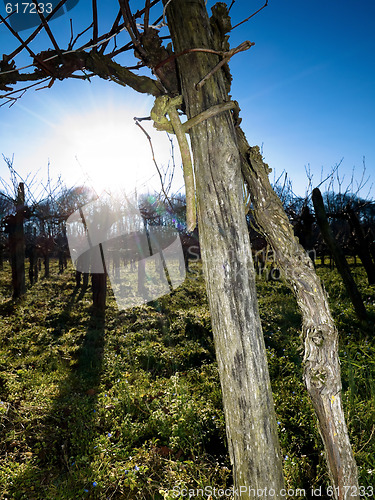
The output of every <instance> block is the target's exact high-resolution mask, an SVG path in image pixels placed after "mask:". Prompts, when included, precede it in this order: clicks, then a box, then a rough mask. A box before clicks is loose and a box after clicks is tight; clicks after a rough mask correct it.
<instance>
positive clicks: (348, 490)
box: [237, 128, 359, 500]
mask: <svg viewBox="0 0 375 500" xmlns="http://www.w3.org/2000/svg"><path fill="white" fill-rule="evenodd" d="M237 138H238V144H239V148H240V151H241V157H242V172H243V176H244V178H245V180H246V182H247V183H248V186H249V188H250V192H251V196H252V201H253V204H254V212H255V217H256V221H257V223H258V224H259V226H260V228H261V229H262V230H263V232H264V234H265V235H266V237H267V239H268V241H269V243H270V244H271V246H272V248H273V250H274V252H275V256H276V259H277V262H278V265H279V266H280V268H281V270H282V271H283V273H284V276H285V278H286V280H287V281H288V282H289V284H290V285H291V287H292V288H293V291H294V293H295V296H296V298H297V303H298V306H299V308H300V310H301V313H302V321H303V323H302V338H303V342H304V348H305V352H304V381H305V384H306V388H307V391H308V394H309V396H310V399H311V402H312V404H313V407H314V410H315V413H316V416H317V418H318V429H319V432H320V435H321V437H322V440H323V443H324V448H325V453H326V460H327V465H328V471H329V475H330V479H331V482H332V486H334V488H335V489H334V491H333V493H334V496H335V498H336V499H338V500H344V499H349V498H350V499H353V498H359V496H358V495H359V488H358V474H357V466H356V463H355V460H354V457H353V453H352V449H351V445H350V441H349V436H348V430H347V427H346V424H345V416H344V412H343V407H342V400H341V376H340V364H339V357H338V334H337V330H336V327H335V324H334V321H333V319H332V316H331V313H330V310H329V306H328V300H327V294H326V292H325V290H324V288H323V287H322V285H321V282H320V279H319V278H318V276H317V274H316V272H315V269H314V266H313V263H312V261H311V259H310V258H309V257H308V256H307V254H306V252H305V251H304V249H303V248H302V246H301V245H300V244H299V243H298V241H297V239H296V238H295V236H294V233H293V227H292V225H291V224H290V222H289V220H288V218H287V216H286V214H285V212H284V209H283V206H282V203H281V201H280V199H279V198H278V196H277V195H276V193H275V192H274V191H273V189H272V187H271V185H270V182H269V179H268V174H269V168H268V165H266V164H265V163H264V162H263V159H262V156H261V154H260V152H259V148H257V147H253V148H250V146H249V144H248V143H247V140H246V138H245V135H244V133H243V132H242V130H241V129H240V128H237ZM352 494H353V496H352Z"/></svg>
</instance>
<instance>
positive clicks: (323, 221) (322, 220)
mask: <svg viewBox="0 0 375 500" xmlns="http://www.w3.org/2000/svg"><path fill="white" fill-rule="evenodd" d="M312 200H313V204H314V209H315V217H316V220H317V223H318V226H319V227H320V230H321V232H322V236H323V238H324V241H325V242H326V244H327V246H328V248H329V250H330V252H331V254H332V255H333V258H334V260H335V263H336V266H337V269H338V271H339V273H340V275H341V277H342V280H343V282H344V285H345V287H346V290H347V292H348V295H349V297H350V300H351V301H352V304H353V306H354V309H355V312H356V314H357V316H358V318H359V319H366V318H367V312H366V309H365V306H364V305H363V300H362V297H361V294H360V292H359V290H358V288H357V285H356V283H355V281H354V279H353V276H352V273H351V272H350V268H349V265H348V263H347V261H346V259H345V255H344V253H343V251H342V250H341V248H340V246H339V245H338V244H337V242H336V240H335V238H334V236H333V234H332V230H331V228H330V226H329V223H328V219H327V214H326V211H325V208H324V203H323V197H322V194H321V192H320V190H319V189H318V188H315V189H314V190H313V193H312Z"/></svg>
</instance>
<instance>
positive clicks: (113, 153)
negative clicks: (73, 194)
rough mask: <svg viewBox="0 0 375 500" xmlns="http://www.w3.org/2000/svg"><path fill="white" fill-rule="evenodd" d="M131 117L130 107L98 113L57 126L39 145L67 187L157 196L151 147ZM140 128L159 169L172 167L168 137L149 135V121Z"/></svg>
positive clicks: (157, 181)
mask: <svg viewBox="0 0 375 500" xmlns="http://www.w3.org/2000/svg"><path fill="white" fill-rule="evenodd" d="M135 114H137V112H136V111H134V110H131V108H123V109H122V108H117V109H116V110H114V109H111V108H109V109H108V108H103V109H95V110H93V111H87V112H85V113H76V114H74V113H73V114H70V115H68V116H65V117H64V118H63V119H61V121H57V122H56V124H55V126H54V127H53V129H52V130H51V134H50V137H48V138H46V141H45V142H44V144H43V148H44V154H45V153H46V152H48V157H49V161H50V164H51V168H52V169H53V172H54V173H55V174H56V173H61V176H62V179H63V180H64V182H65V183H66V184H67V185H79V184H85V185H87V186H88V187H91V188H93V189H94V190H95V191H96V192H97V194H98V195H100V194H101V193H102V192H103V191H111V192H113V191H116V190H123V191H126V192H128V193H131V192H134V190H135V189H136V190H137V191H138V192H147V191H151V192H152V191H153V190H159V191H160V189H161V184H160V177H159V174H158V172H157V169H156V167H155V164H154V162H153V159H152V153H151V148H150V144H149V141H148V139H147V137H146V135H145V134H144V133H143V132H142V131H141V129H140V128H139V127H137V126H136V125H135V122H134V120H133V116H134V115H135ZM142 126H144V127H145V128H146V129H147V132H148V133H149V134H150V135H151V136H152V143H153V147H154V150H155V158H156V160H157V163H158V166H159V167H160V169H162V170H166V168H167V166H168V163H170V164H171V163H172V162H171V157H170V150H171V145H170V142H169V140H168V137H167V136H166V134H163V133H160V132H157V131H155V130H153V129H152V126H151V122H142ZM177 165H178V163H177ZM176 170H179V168H176Z"/></svg>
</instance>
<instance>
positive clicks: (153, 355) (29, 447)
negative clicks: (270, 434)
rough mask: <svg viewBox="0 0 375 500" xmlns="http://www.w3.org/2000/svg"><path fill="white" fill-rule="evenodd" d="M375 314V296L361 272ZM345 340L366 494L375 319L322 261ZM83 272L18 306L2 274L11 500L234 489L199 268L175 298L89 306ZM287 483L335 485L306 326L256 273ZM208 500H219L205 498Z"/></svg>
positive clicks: (352, 426) (4, 418)
mask: <svg viewBox="0 0 375 500" xmlns="http://www.w3.org/2000/svg"><path fill="white" fill-rule="evenodd" d="M353 271H354V272H355V275H356V277H357V281H358V282H359V283H360V287H361V291H362V293H363V294H364V297H365V301H366V306H367V307H368V310H369V311H370V312H371V317H370V319H372V320H373V319H374V315H375V290H374V287H372V288H371V287H369V286H366V279H365V275H364V272H363V269H362V267H360V266H358V267H353ZM318 272H319V274H320V275H321V277H322V279H323V281H324V283H325V286H326V288H327V290H328V292H329V294H330V302H331V306H332V311H333V314H334V317H335V320H336V322H337V325H338V328H339V332H340V358H341V368H342V379H343V389H344V393H343V399H344V403H345V411H346V416H347V423H348V427H349V432H350V435H351V441H352V444H353V449H354V452H355V456H356V459H357V463H358V466H359V473H360V484H361V485H363V486H370V485H374V483H375V442H374V441H375V439H374V434H375V402H374V401H375V338H374V323H373V321H372V322H369V324H368V325H361V324H359V322H358V321H357V320H356V318H355V316H354V313H353V309H352V307H351V305H350V303H349V301H348V299H347V297H346V293H345V290H344V288H343V286H342V284H341V280H340V279H339V277H338V275H337V274H336V272H335V271H330V270H329V269H328V268H324V267H321V266H318ZM74 287H75V282H74V279H73V273H72V272H71V270H70V271H66V272H65V273H64V274H63V275H58V274H57V268H56V266H55V265H54V266H53V269H52V271H51V277H50V278H48V279H42V280H40V281H39V282H38V283H37V284H36V285H34V286H33V287H32V288H29V289H28V292H27V295H26V296H25V297H24V298H23V299H22V300H21V301H19V302H18V303H14V302H13V301H12V300H11V299H10V298H9V297H10V296H11V290H10V286H9V267H6V268H5V270H4V271H2V272H0V315H1V326H0V339H1V340H0V400H1V401H0V432H1V441H0V454H1V461H0V498H3V499H28V500H33V499H35V500H36V499H81V498H98V499H99V498H100V499H106V498H124V499H127V498H129V499H133V498H134V499H135V498H137V499H145V500H146V499H170V498H176V497H177V495H174V494H173V488H176V487H178V488H182V487H185V488H194V489H197V488H199V487H201V488H204V487H206V486H212V487H216V488H219V487H220V488H229V487H230V486H231V484H232V478H231V470H230V463H229V459H228V456H227V448H226V437H225V425H224V419H223V411H222V403H221V392H220V384H219V379H218V373H217V367H216V363H215V355H214V346H213V340H212V332H211V324H210V317H209V313H208V306H207V299H206V295H205V289H204V283H203V279H202V276H201V268H200V265H199V263H193V265H192V273H190V274H189V276H188V279H187V280H186V281H185V283H184V285H183V286H181V287H180V288H179V289H177V290H176V292H175V293H173V294H172V295H169V296H166V297H163V298H161V299H159V300H158V301H155V302H153V303H151V304H148V305H147V306H142V307H135V308H133V309H129V310H126V311H120V312H119V311H118V309H117V307H116V304H115V301H114V299H113V297H112V296H110V297H109V300H108V308H107V311H106V317H105V320H103V319H101V318H99V317H95V316H93V314H92V310H91V295H90V289H89V290H88V291H87V292H86V293H82V291H81V290H80V289H78V290H77V289H75V288H74ZM258 295H259V307H260V313H261V317H262V324H263V330H264V337H265V342H266V346H267V352H268V355H269V366H270V373H271V378H272V387H273V391H274V398H275V404H276V412H277V418H278V427H279V434H280V441H281V446H282V451H283V457H284V470H285V477H286V480H287V485H288V487H289V488H306V490H307V495H308V493H309V491H310V490H311V488H317V487H319V486H321V485H326V484H327V482H328V478H327V473H326V469H325V464H324V457H323V453H322V446H321V442H320V438H319V435H318V433H317V430H316V425H315V418H314V416H313V412H312V409H311V406H310V403H309V401H308V398H307V395H306V392H305V390H304V387H303V383H302V367H301V352H300V338H299V335H300V322H301V318H300V315H299V313H298V311H297V309H296V304H295V300H294V298H293V296H292V294H291V293H290V291H289V289H288V288H287V287H286V286H285V285H284V284H283V283H282V282H268V281H266V280H265V279H264V278H258ZM196 498H207V497H199V496H198V497H196Z"/></svg>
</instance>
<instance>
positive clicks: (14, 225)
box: [7, 182, 26, 299]
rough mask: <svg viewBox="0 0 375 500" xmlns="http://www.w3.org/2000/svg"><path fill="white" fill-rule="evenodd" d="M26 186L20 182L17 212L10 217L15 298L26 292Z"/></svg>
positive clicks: (10, 248) (10, 245)
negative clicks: (24, 224) (24, 226)
mask: <svg viewBox="0 0 375 500" xmlns="http://www.w3.org/2000/svg"><path fill="white" fill-rule="evenodd" d="M24 219H25V187H24V184H23V182H20V183H19V185H18V190H17V198H16V213H15V214H14V215H11V216H9V218H8V228H7V230H8V232H9V252H10V262H11V267H12V286H13V298H14V299H17V298H19V297H21V296H22V295H23V294H24V293H25V292H26V283H25V234H24V230H23V222H24Z"/></svg>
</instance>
